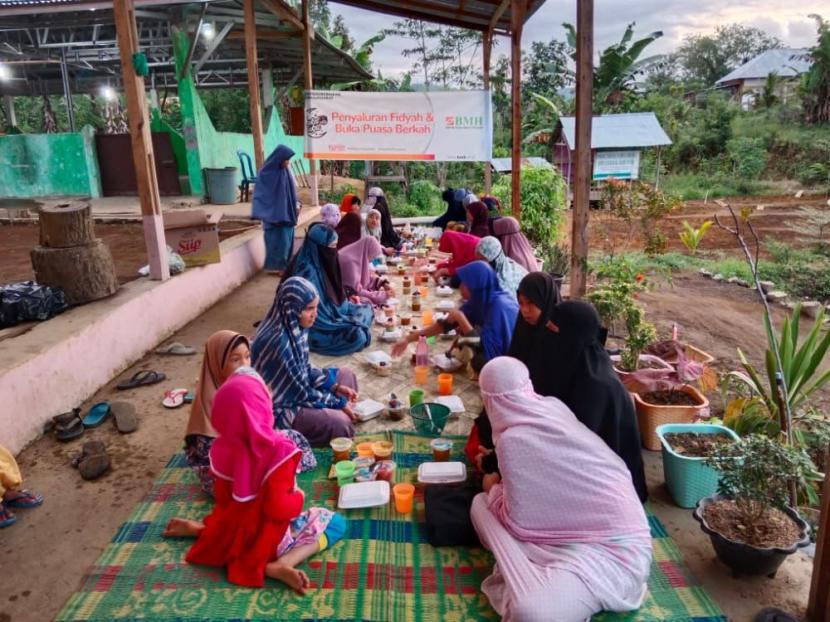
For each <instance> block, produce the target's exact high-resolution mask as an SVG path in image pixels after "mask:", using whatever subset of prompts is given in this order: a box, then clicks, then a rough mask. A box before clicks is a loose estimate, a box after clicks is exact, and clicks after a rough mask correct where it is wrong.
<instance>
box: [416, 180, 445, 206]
mask: <svg viewBox="0 0 830 622" xmlns="http://www.w3.org/2000/svg"><path fill="white" fill-rule="evenodd" d="M408 198H409V201H408V202H409V203H411V204H412V205H414V206H417V207H418V209H420V211H421V213H423V214H439V213H440V212H441V211H442V210H441V203H442V201H441V190H440V189H439V188H438V186H436V185H435V184H433V183H432V182H431V181H427V180H426V179H420V180H418V181H416V182H414V183H413V184H412V185H411V186H410V187H409V197H408Z"/></svg>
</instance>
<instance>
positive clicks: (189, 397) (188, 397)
mask: <svg viewBox="0 0 830 622" xmlns="http://www.w3.org/2000/svg"><path fill="white" fill-rule="evenodd" d="M195 399H196V396H195V395H194V394H193V393H190V392H188V394H187V395H185V396H184V403H185V404H192V403H193V400H195Z"/></svg>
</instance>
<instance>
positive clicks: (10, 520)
mask: <svg viewBox="0 0 830 622" xmlns="http://www.w3.org/2000/svg"><path fill="white" fill-rule="evenodd" d="M16 522H17V516H15V515H14V514H12V513H11V512H10V511H9V510H8V509H6V506H5V504H3V503H0V529H3V527H8V526H9V525H14V524H15V523H16Z"/></svg>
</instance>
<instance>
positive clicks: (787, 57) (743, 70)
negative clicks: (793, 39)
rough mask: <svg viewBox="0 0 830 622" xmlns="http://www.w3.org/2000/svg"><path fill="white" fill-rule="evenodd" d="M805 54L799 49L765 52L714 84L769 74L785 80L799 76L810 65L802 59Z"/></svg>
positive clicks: (807, 60)
mask: <svg viewBox="0 0 830 622" xmlns="http://www.w3.org/2000/svg"><path fill="white" fill-rule="evenodd" d="M806 54H807V50H804V49H800V48H778V49H775V50H767V51H766V52H762V53H761V54H759V55H758V56H756V57H755V58H753V59H752V60H750V61H749V62H746V63H744V64H743V65H741V66H740V67H738V68H737V69H735V70H734V71H730V72H729V73H728V74H726V75H725V76H723V77H722V78H721V79H720V80H718V81H717V82H715V84H725V83H727V82H735V81H737V80H752V79H754V78H755V79H757V78H766V77H767V76H768V75H769V74H771V73H774V74H776V75H779V76H782V77H786V78H792V77H795V76H799V75H801V74H802V73H806V72H807V71H808V70H809V69H810V65H811V64H812V63H811V62H810V61H809V59H806V58H805V57H804V56H805V55H806Z"/></svg>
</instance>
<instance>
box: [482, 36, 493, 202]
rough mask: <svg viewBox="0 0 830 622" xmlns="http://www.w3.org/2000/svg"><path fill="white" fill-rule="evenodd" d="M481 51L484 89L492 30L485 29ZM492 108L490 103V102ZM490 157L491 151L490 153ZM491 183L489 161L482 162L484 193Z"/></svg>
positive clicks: (491, 49) (486, 85)
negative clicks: (482, 54)
mask: <svg viewBox="0 0 830 622" xmlns="http://www.w3.org/2000/svg"><path fill="white" fill-rule="evenodd" d="M482 51H483V53H484V59H483V62H482V78H483V82H484V90H485V91H489V90H490V56H491V55H492V52H493V31H492V30H486V31H485V32H484V41H483V48H482ZM491 109H492V104H491ZM490 156H491V157H492V153H491V154H490ZM492 185H493V170H492V166H491V165H490V162H485V164H484V192H485V193H486V194H490V188H491V187H492Z"/></svg>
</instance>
